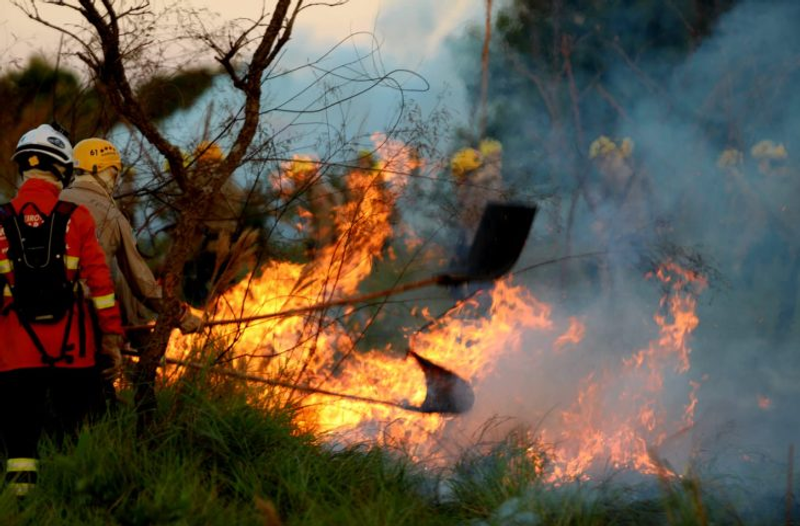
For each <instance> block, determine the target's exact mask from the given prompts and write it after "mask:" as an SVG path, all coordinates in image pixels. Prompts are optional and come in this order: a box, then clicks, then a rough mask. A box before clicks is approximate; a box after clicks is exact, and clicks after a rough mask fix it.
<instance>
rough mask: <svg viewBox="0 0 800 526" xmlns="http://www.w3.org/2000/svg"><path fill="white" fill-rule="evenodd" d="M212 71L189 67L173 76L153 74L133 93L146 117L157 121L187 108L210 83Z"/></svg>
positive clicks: (212, 75)
mask: <svg viewBox="0 0 800 526" xmlns="http://www.w3.org/2000/svg"><path fill="white" fill-rule="evenodd" d="M214 76H215V72H214V71H212V70H210V69H207V68H193V69H187V70H183V71H179V72H177V73H176V74H174V75H169V76H166V75H156V76H153V77H151V78H149V79H147V81H146V82H144V83H143V84H142V85H141V86H140V87H139V89H138V90H137V91H138V93H137V95H138V97H139V98H140V100H141V102H142V104H143V105H144V108H145V112H146V113H147V115H148V116H149V117H150V118H152V119H153V120H156V121H161V120H164V119H166V118H167V117H169V116H170V115H172V114H173V113H175V112H176V111H177V110H180V109H187V108H190V107H191V106H192V105H193V104H194V103H195V102H196V101H197V99H199V98H200V96H201V95H203V94H204V93H205V92H206V91H207V90H208V88H210V87H211V84H212V82H213V81H214Z"/></svg>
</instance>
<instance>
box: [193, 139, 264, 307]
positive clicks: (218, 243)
mask: <svg viewBox="0 0 800 526" xmlns="http://www.w3.org/2000/svg"><path fill="white" fill-rule="evenodd" d="M224 159H225V154H224V152H223V151H222V148H220V146H219V145H218V144H216V143H214V142H212V141H206V140H204V141H201V142H200V143H199V144H198V145H197V147H196V148H195V149H194V151H193V153H192V155H191V156H187V158H186V163H187V168H189V170H190V172H193V173H194V175H195V176H200V177H210V176H211V175H213V171H214V170H216V169H217V167H218V165H219V164H220V163H221V162H222V161H223V160H224ZM249 197H251V196H249V195H248V194H247V193H245V192H244V191H242V189H241V188H240V187H239V185H238V184H237V183H236V182H235V181H234V180H233V178H232V177H231V178H229V179H228V180H226V181H225V183H224V184H223V185H222V188H221V189H220V192H219V194H218V195H217V196H215V198H214V200H213V202H212V203H211V208H210V209H209V211H208V214H207V215H206V216H205V218H204V220H203V236H202V238H201V239H199V240H198V242H197V244H196V245H195V252H196V256H195V257H194V258H192V259H191V260H190V261H189V262H187V264H186V266H185V267H184V276H183V288H184V293H185V294H186V299H187V301H189V303H190V304H191V305H193V306H195V307H203V306H204V305H205V304H206V303H207V302H208V301H209V300H210V299H212V297H213V296H215V295H216V294H218V293H221V292H223V291H224V288H225V287H227V286H228V285H230V284H231V283H233V282H235V280H236V279H237V278H238V277H239V276H240V275H241V274H242V273H244V272H246V271H247V270H248V269H249V267H251V266H252V262H251V261H250V260H252V259H254V255H253V254H254V253H255V251H256V242H257V237H258V235H257V231H256V230H254V229H251V228H244V217H243V216H244V212H245V206H246V205H247V203H248V198H249Z"/></svg>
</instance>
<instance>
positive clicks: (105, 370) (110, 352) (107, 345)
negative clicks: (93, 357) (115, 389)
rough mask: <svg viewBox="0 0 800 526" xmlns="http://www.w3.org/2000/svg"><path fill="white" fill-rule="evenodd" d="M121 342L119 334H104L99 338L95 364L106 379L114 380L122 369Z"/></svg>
mask: <svg viewBox="0 0 800 526" xmlns="http://www.w3.org/2000/svg"><path fill="white" fill-rule="evenodd" d="M122 343H123V341H122V336H121V335H119V334H104V335H103V336H102V338H101V339H100V350H99V353H98V356H97V364H98V366H99V367H100V372H101V373H102V375H103V377H104V378H105V379H106V380H114V379H115V378H116V377H117V375H119V372H120V370H122V352H121V348H122Z"/></svg>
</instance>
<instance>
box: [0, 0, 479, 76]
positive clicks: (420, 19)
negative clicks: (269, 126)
mask: <svg viewBox="0 0 800 526" xmlns="http://www.w3.org/2000/svg"><path fill="white" fill-rule="evenodd" d="M39 3H40V4H41V2H39ZM169 3H177V2H170V1H169V0H154V1H153V4H154V5H164V4H169ZM180 3H181V5H184V6H190V5H191V6H197V7H204V8H208V9H209V10H211V11H215V12H218V13H220V14H221V15H223V16H224V17H225V18H239V17H244V18H253V17H254V16H255V15H257V14H258V12H259V10H260V8H261V6H262V2H259V1H257V0H224V1H222V2H220V1H214V0H182V1H181V2H180ZM267 4H268V5H271V2H267ZM0 5H2V19H0V20H2V21H1V22H0V51H2V52H3V55H4V60H3V64H2V67H3V68H5V67H7V65H8V64H9V62H10V61H12V60H19V59H20V58H26V57H28V56H30V55H31V54H34V53H37V52H43V53H45V54H53V53H55V51H56V50H57V49H58V43H59V34H58V33H57V32H56V31H55V30H52V29H49V28H46V27H43V26H41V25H39V24H37V23H36V22H33V21H32V20H30V19H28V18H27V17H26V16H24V15H23V14H22V13H21V11H20V10H19V9H18V8H16V7H15V6H14V5H12V0H0ZM222 5H224V6H225V7H224V10H223V9H221V8H220V6H222ZM483 6H484V2H483V0H446V1H439V2H437V1H432V0H349V1H348V2H347V3H346V4H345V5H342V6H337V7H325V6H315V7H312V8H309V9H306V10H305V11H304V12H303V13H302V14H301V15H300V18H299V20H298V24H297V27H296V30H295V37H294V40H295V44H296V41H298V40H300V41H302V43H303V46H309V47H311V46H313V47H319V48H320V49H322V48H324V47H325V46H329V45H331V44H332V43H334V42H336V41H338V40H340V39H341V38H343V37H344V36H346V35H347V34H348V33H350V32H355V31H374V32H375V33H376V35H377V36H378V38H379V39H381V40H382V41H383V42H384V44H385V46H384V48H383V53H384V55H389V56H391V58H392V59H403V60H411V61H412V62H418V61H421V60H425V59H427V58H430V57H432V56H433V55H436V54H437V53H440V52H441V48H442V43H443V41H444V39H445V38H446V37H447V36H449V35H452V34H456V33H459V32H463V29H464V28H465V27H466V26H467V25H468V24H469V23H471V22H474V21H478V20H479V19H480V17H481V16H482V10H483ZM39 9H40V11H41V12H42V13H43V14H44V15H46V16H47V17H48V19H51V20H54V21H57V22H59V23H61V24H65V25H66V24H69V23H71V22H75V21H76V18H75V17H74V13H73V12H72V11H71V10H69V9H65V8H57V7H53V6H48V5H40V7H39Z"/></svg>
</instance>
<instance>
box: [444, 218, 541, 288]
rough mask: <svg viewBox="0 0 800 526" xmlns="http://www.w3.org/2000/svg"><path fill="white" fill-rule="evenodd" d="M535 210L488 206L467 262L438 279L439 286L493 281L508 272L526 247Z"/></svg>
mask: <svg viewBox="0 0 800 526" xmlns="http://www.w3.org/2000/svg"><path fill="white" fill-rule="evenodd" d="M536 211H537V208H536V206H528V205H522V204H511V203H489V204H488V205H486V208H485V209H484V211H483V216H481V222H480V224H479V225H478V230H477V231H476V232H475V238H474V239H473V241H472V245H471V246H470V249H469V255H468V256H467V260H466V261H465V262H464V263H463V264H462V265H460V268H456V269H454V270H452V271H450V272H447V273H445V274H444V275H442V276H439V277H440V283H443V284H448V283H463V282H466V281H493V280H495V279H497V278H499V277H500V276H502V275H504V274H505V273H507V272H508V271H509V270H511V267H513V266H514V264H515V263H516V262H517V259H518V258H519V255H520V254H521V253H522V249H523V248H524V247H525V242H526V241H527V240H528V234H529V233H530V231H531V225H532V224H533V219H534V217H535V216H536Z"/></svg>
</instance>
